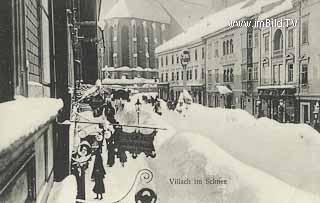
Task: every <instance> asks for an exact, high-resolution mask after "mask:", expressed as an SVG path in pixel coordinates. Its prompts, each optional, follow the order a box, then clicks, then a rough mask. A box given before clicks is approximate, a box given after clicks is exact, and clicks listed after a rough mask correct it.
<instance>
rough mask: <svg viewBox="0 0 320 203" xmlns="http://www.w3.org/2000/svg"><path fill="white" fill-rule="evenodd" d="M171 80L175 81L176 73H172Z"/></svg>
mask: <svg viewBox="0 0 320 203" xmlns="http://www.w3.org/2000/svg"><path fill="white" fill-rule="evenodd" d="M171 80H172V81H174V72H172V73H171Z"/></svg>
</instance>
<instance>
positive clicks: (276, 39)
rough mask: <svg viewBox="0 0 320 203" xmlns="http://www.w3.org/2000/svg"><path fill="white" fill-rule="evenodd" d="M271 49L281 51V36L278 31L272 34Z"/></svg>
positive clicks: (280, 32)
mask: <svg viewBox="0 0 320 203" xmlns="http://www.w3.org/2000/svg"><path fill="white" fill-rule="evenodd" d="M273 48H274V50H282V48H283V35H282V31H281V30H280V29H278V30H277V31H276V32H275V33H274V38H273Z"/></svg>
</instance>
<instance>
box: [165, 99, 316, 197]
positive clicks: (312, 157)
mask: <svg viewBox="0 0 320 203" xmlns="http://www.w3.org/2000/svg"><path fill="white" fill-rule="evenodd" d="M163 117H164V119H165V120H167V121H168V122H169V123H173V122H174V123H175V127H176V128H177V129H178V130H181V131H189V132H194V133H200V134H202V135H204V136H206V137H207V138H209V139H210V140H212V141H213V142H214V143H215V144H217V145H218V146H219V147H221V148H222V149H223V150H225V151H226V152H228V153H230V154H231V155H232V156H234V157H235V158H237V159H239V160H241V161H242V162H244V163H246V164H249V165H252V166H254V167H256V168H259V169H261V170H263V171H265V172H267V173H269V174H271V175H273V176H275V177H277V178H279V179H281V180H283V181H284V182H286V183H288V184H290V185H293V186H295V187H298V188H301V189H303V190H305V191H309V192H313V193H315V194H318V195H320V192H319V191H320V174H319V171H320V164H319V163H320V134H319V133H318V132H317V131H315V130H314V129H313V128H311V127H310V126H308V125H305V124H281V123H278V122H276V121H274V120H270V119H268V118H260V119H255V118H254V117H253V116H252V115H250V114H249V113H247V112H245V111H243V110H240V109H221V108H207V107H203V106H201V105H197V104H193V105H191V106H190V108H189V110H188V112H187V116H186V117H184V118H181V116H180V115H177V113H175V112H170V111H163Z"/></svg>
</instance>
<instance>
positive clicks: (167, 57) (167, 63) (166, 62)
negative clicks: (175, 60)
mask: <svg viewBox="0 0 320 203" xmlns="http://www.w3.org/2000/svg"><path fill="white" fill-rule="evenodd" d="M167 65H168V56H166V66H167Z"/></svg>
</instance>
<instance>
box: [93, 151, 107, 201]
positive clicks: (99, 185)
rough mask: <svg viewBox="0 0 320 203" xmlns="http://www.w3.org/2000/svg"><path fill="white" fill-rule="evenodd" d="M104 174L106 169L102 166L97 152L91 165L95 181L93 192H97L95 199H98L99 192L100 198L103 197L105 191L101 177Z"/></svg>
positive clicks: (102, 177)
mask: <svg viewBox="0 0 320 203" xmlns="http://www.w3.org/2000/svg"><path fill="white" fill-rule="evenodd" d="M105 174H106V171H105V170H104V167H103V161H102V156H101V154H100V153H97V154H96V158H95V160H94V166H93V172H92V175H93V177H94V181H95V185H94V187H93V192H94V193H96V194H97V197H96V198H95V199H99V194H100V199H103V197H102V194H103V193H105V188H104V182H103V179H104V175H105Z"/></svg>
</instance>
